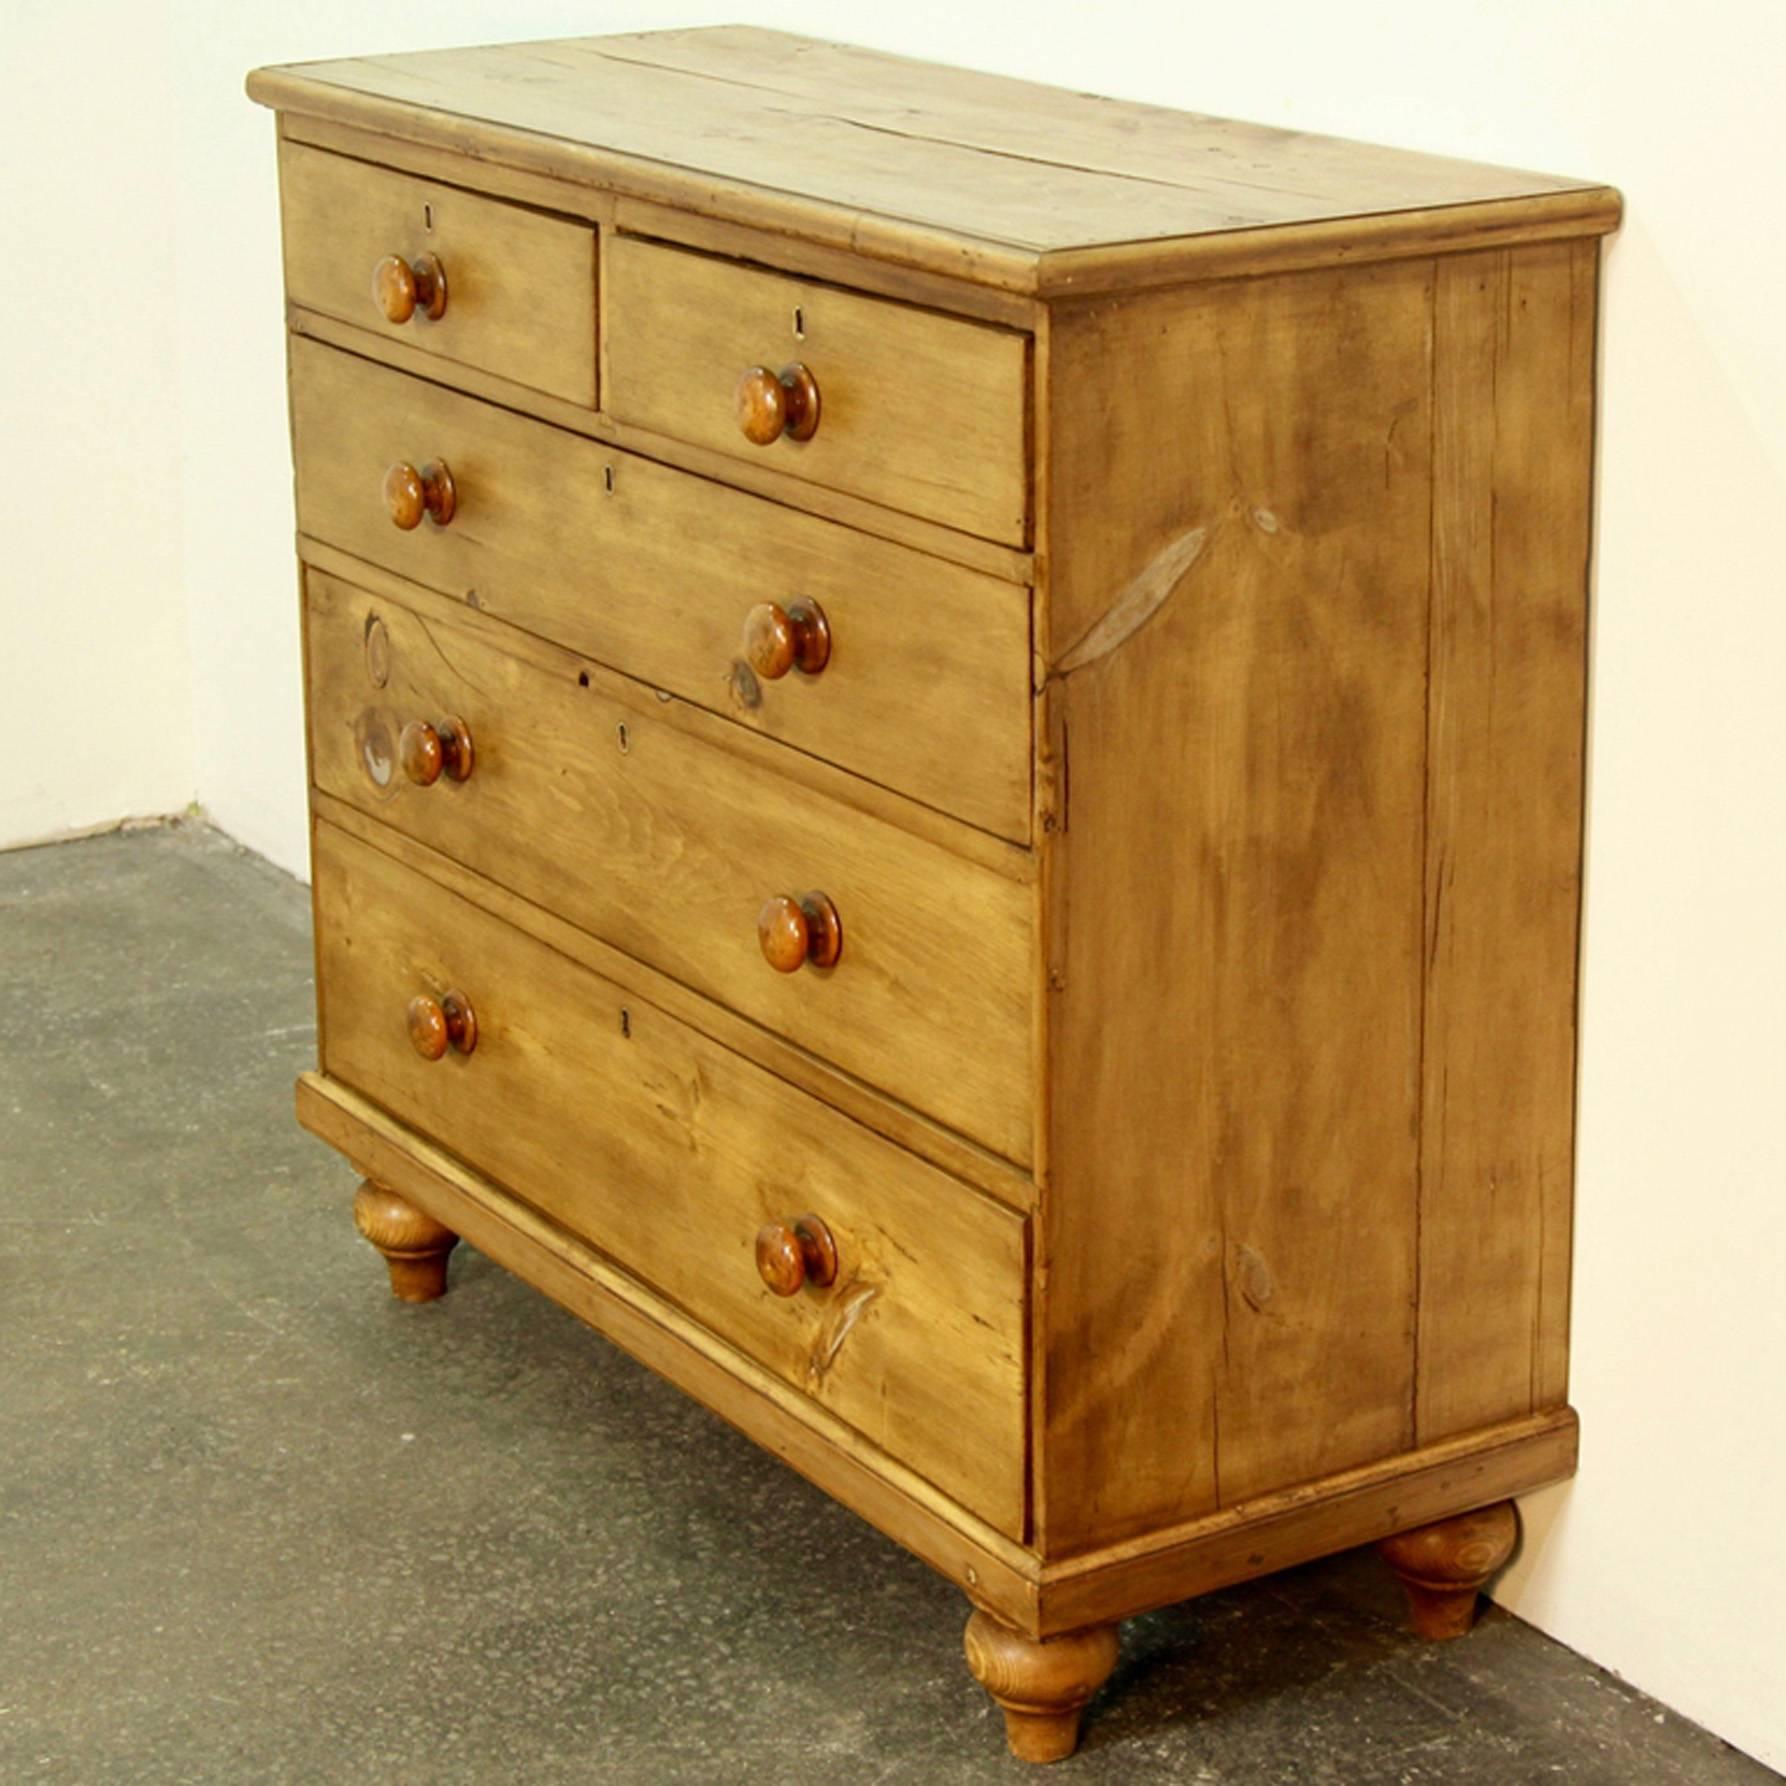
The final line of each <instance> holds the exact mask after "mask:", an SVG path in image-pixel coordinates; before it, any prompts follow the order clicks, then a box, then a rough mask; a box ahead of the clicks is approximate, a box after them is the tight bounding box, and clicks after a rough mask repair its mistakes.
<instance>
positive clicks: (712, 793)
mask: <svg viewBox="0 0 1786 1786" xmlns="http://www.w3.org/2000/svg"><path fill="white" fill-rule="evenodd" d="M467 519H468V520H469V512H468V514H467ZM306 581H307V591H308V597H307V600H308V616H307V623H306V632H307V644H308V651H309V664H310V675H311V682H310V693H309V714H310V735H311V746H312V761H313V763H314V766H315V775H316V780H317V785H318V786H319V787H320V788H322V789H323V790H325V791H326V792H328V793H330V794H332V795H334V796H336V797H337V798H339V799H342V800H345V801H347V802H349V803H350V804H352V805H355V806H357V807H359V808H360V809H361V810H362V811H364V812H367V813H368V814H370V815H373V816H376V817H378V818H380V819H382V820H383V821H384V822H386V823H387V824H391V825H394V826H396V827H397V828H399V829H400V830H402V831H404V832H406V833H408V834H410V835H412V836H414V837H417V838H419V839H421V840H422V841H423V842H425V843H428V844H430V845H432V846H433V847H435V848H437V849H440V850H442V851H443V852H445V853H447V854H448V855H451V856H453V857H455V858H456V859H458V860H461V861H463V862H465V863H467V864H468V865H469V866H471V867H472V868H474V869H476V870H478V871H479V872H480V873H483V874H486V875H488V876H489V877H490V878H492V879H494V880H497V881H500V882H501V883H503V884H504V885H506V886H508V887H510V888H512V889H513V890H514V891H515V892H517V893H519V894H521V895H522V896H523V897H525V898H528V899H531V900H533V901H535V902H536V903H538V904H541V905H545V906H547V907H549V908H551V909H552V910H554V911H556V912H558V913H559V914H561V915H562V916H564V917H567V918H569V919H570V920H571V921H573V922H574V923H577V924H579V925H580V926H582V927H583V928H585V929H587V930H590V931H591V932H593V933H594V934H596V935H598V936H601V937H603V938H605V939H606V940H607V941H609V942H611V943H613V944H615V945H616V946H618V947H620V948H622V949H625V950H626V951H628V952H629V953H631V954H633V955H636V956H638V957H639V958H640V959H641V960H644V961H647V962H650V963H651V964H652V965H653V966H655V967H657V968H659V969H660V970H662V971H664V972H666V973H668V974H670V975H672V976H673V977H674V978H676V979H678V980H680V981H682V982H683V983H684V984H685V985H688V986H691V987H693V988H694V989H696V990H697V991H700V992H703V993H705V994H706V995H707V996H709V997H711V998H715V999H718V1000H721V1001H723V1002H724V1003H726V1004H728V1005H731V1006H732V1007H733V1008H735V1009H737V1010H739V1011H742V1012H743V1013H745V1014H746V1015H748V1016H750V1017H752V1018H753V1019H755V1020H756V1021H757V1022H760V1023H764V1024H766V1025H768V1026H769V1027H770V1028H772V1029H775V1030H777V1031H779V1032H781V1033H783V1034H785V1035H787V1036H789V1037H791V1038H792V1039H794V1040H795V1041H798V1042H801V1043H803V1044H804V1045H806V1046H808V1047H811V1048H813V1049H815V1050H817V1051H820V1052H822V1053H824V1054H825V1055H827V1056H828V1057H829V1058H831V1059H832V1060H834V1061H835V1062H836V1063H837V1064H838V1065H839V1066H841V1067H843V1068H845V1069H846V1070H848V1071H850V1072H853V1073H855V1074H857V1075H858V1076H860V1077H861V1078H863V1079H865V1080H867V1081H869V1082H870V1083H871V1084H874V1085H878V1086H880V1087H882V1088H883V1089H884V1090H886V1091H888V1092H891V1093H892V1094H893V1095H894V1096H896V1097H899V1098H901V1099H903V1100H905V1101H907V1102H909V1103H911V1104H913V1105H915V1106H916V1107H917V1108H919V1109H921V1110H925V1111H927V1112H929V1113H930V1114H931V1115H933V1116H935V1117H938V1118H939V1119H941V1120H942V1121H944V1122H946V1123H948V1124H949V1125H950V1126H952V1127H954V1128H957V1129H959V1130H961V1131H962V1132H963V1133H965V1134H968V1135H970V1136H972V1137H974V1138H975V1139H977V1140H979V1141H981V1142H983V1143H985V1144H986V1145H987V1146H989V1147H991V1148H993V1149H994V1150H995V1151H996V1152H998V1153H1000V1154H1002V1155H1004V1156H1005V1157H1006V1158H1008V1159H1012V1160H1015V1161H1017V1162H1019V1163H1023V1162H1025V1161H1026V1160H1027V1158H1028V1156H1029V1152H1030V1147H1031V1142H1032V1136H1031V1133H1030V1097H1031V1062H1030V1053H1029V1045H1030V1012H1029V997H1030V983H1029V960H1030V949H1031V934H1030V929H1029V898H1028V893H1027V889H1025V888H1024V887H1023V886H1022V885H1020V884H1019V883H1017V882H1014V881H1011V880H1007V879H1006V878H1004V877H1003V876H1002V875H999V874H997V873H994V872H991V871H989V870H987V869H985V868H982V867H980V866H978V865H976V864H974V863H971V862H969V861H967V860H965V859H963V858H961V857H958V856H954V855H951V854H950V853H948V852H946V851H944V850H942V849H940V848H938V847H936V846H935V845H933V844H929V843H926V842H924V841H922V840H920V839H918V838H916V837H913V836H910V835H908V834H907V833H905V832H903V831H901V830H899V829H897V828H895V827H894V826H892V825H889V824H885V823H883V822H881V821H878V820H874V819H870V818H868V817H866V816H865V815H863V814H861V813H857V812H853V811H851V810H850V809H849V808H847V807H843V806H840V805H838V804H836V803H834V802H831V801H829V800H827V799H826V798H825V797H823V796H822V795H819V794H817V793H816V792H814V791H813V790H811V789H805V788H801V787H798V786H795V785H794V784H791V783H788V782H785V781H782V780H781V779H779V778H778V777H776V776H774V775H773V774H765V773H763V772H762V771H761V770H759V769H757V768H755V767H753V766H752V765H750V764H748V763H745V762H741V761H740V760H739V759H738V758H737V757H736V756H735V755H733V754H732V753H731V752H729V751H727V750H725V749H723V748H717V747H715V746H713V745H710V744H706V743H703V742H701V741H700V740H698V739H696V738H694V737H691V736H690V735H689V734H688V733H686V732H684V731H682V730H681V729H679V728H678V727H676V726H674V725H672V724H670V723H669V722H668V721H667V720H660V719H658V718H656V717H655V716H653V715H652V714H650V713H648V712H645V711H642V710H641V708H639V707H637V706H633V705H622V704H619V703H617V702H616V701H615V700H614V699H612V698H611V697H610V696H609V695H608V694H607V692H606V691H605V690H604V689H603V688H602V687H601V686H599V685H598V684H597V683H596V681H595V679H594V678H593V677H591V678H590V679H589V681H588V682H587V684H585V682H584V677H585V676H586V675H587V674H588V672H586V671H582V670H580V669H578V667H577V663H578V660H576V659H575V658H568V657H567V658H565V659H563V660H561V661H559V662H558V663H557V666H556V669H555V670H551V669H547V668H545V667H543V666H544V665H547V664H550V663H552V662H553V660H552V659H551V658H550V657H549V656H548V657H541V656H540V655H539V654H537V653H536V655H535V658H534V660H533V661H531V662H530V661H528V660H527V659H524V658H522V657H520V656H516V655H512V654H511V653H510V652H509V651H507V650H505V649H502V648H499V647H498V646H497V645H496V644H493V643H492V642H490V639H489V634H490V631H491V630H492V629H490V628H489V627H487V626H486V627H483V628H479V629H475V630H474V629H473V628H472V627H470V626H461V625H457V624H453V623H446V622H442V621H439V620H435V619H431V618H426V617H424V616H423V615H422V614H420V613H418V612H416V611H415V610H413V609H412V608H409V607H406V606H403V605H400V604H399V603H398V602H397V601H396V600H394V599H392V598H391V597H389V596H387V595H380V596H377V597H371V596H368V595H367V594H364V593H362V592H359V591H356V590H354V589H353V588H351V587H350V586H348V585H345V584H339V583H336V582H334V581H333V580H332V579H330V578H328V577H325V576H322V575H320V574H312V575H311V576H310V577H309V578H308V579H307V580H306ZM374 618H376V619H378V620H381V621H382V622H383V625H384V628H385V632H386V636H387V640H388V653H387V656H388V664H389V670H388V680H387V683H386V685H385V686H384V687H383V688H379V689H375V688H373V687H372V686H371V685H370V681H369V679H368V678H367V676H366V672H365V667H364V651H363V646H362V640H363V638H364V636H365V633H366V629H367V627H368V624H369V623H370V621H371V620H373V619H374ZM432 713H452V714H456V715H459V716H461V717H462V718H463V720H464V721H465V723H466V724H467V725H468V726H469V728H470V729H471V731H472V733H473V735H474V736H475V737H476V738H477V747H478V759H477V772H476V774H475V775H474V776H473V777H472V778H471V780H469V781H467V782H465V783H463V784H456V785H454V786H453V787H452V788H451V789H449V790H443V789H442V788H440V787H434V788H426V789H423V788H417V787H415V786H414V785H413V784H412V783H410V782H409V781H408V780H407V779H406V778H404V777H403V776H402V775H400V774H398V773H397V772H396V768H395V761H394V753H395V750H396V740H397V737H398V735H399V733H400V732H401V729H402V726H403V724H405V723H406V722H407V721H408V719H409V718H411V717H412V716H414V715H416V714H432ZM807 888H822V889H824V891H825V892H826V893H827V894H828V895H829V896H830V897H831V899H832V900H833V901H834V902H835V904H836V906H837V909H838V911H839V912H840V913H841V914H842V916H843V922H844V925H845V930H846V935H847V937H848V945H847V948H846V949H845V952H844V955H843V959H842V960H841V961H840V962H839V964H838V966H837V967H836V968H835V969H833V970H831V971H829V972H826V973H815V972H812V971H803V972H801V973H799V974H794V975H782V974H778V973H776V972H774V971H773V970H772V969H771V968H770V967H769V966H768V965H767V964H766V963H765V962H764V961H763V959H762V957H761V954H760V952H759V948H758V942H757V930H756V921H757V914H758V912H759V910H760V909H761V907H762V905H763V903H764V901H765V900H766V899H767V898H769V897H771V896H773V895H775V894H777V893H782V892H788V891H792V892H795V893H799V892H801V891H803V890H805V889H807ZM467 990H468V991H470V992H471V993H472V996H473V997H474V998H475V997H476V989H475V988H467Z"/></svg>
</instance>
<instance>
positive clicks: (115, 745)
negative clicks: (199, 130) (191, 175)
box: [0, 6, 194, 846]
mask: <svg viewBox="0 0 1786 1786" xmlns="http://www.w3.org/2000/svg"><path fill="white" fill-rule="evenodd" d="M107 10H108V13H112V12H113V10H114V9H110V8H108V9H107ZM107 34H108V37H109V39H110V44H109V47H110V50H111V52H112V53H111V54H110V55H108V56H107V57H105V58H104V59H98V58H94V57H93V56H92V55H91V53H90V52H91V40H90V38H89V36H88V34H87V33H85V32H82V31H77V30H74V29H71V28H70V21H69V19H68V18H67V17H66V16H65V15H64V14H63V12H61V11H60V10H59V9H57V8H54V7H43V8H36V7H32V8H26V9H8V12H7V16H6V48H5V52H4V55H3V56H0V166H3V167H4V168H5V169H6V172H5V174H4V176H3V178H4V194H5V196H4V199H3V200H0V216H3V217H4V220H5V233H4V240H5V261H6V264H5V266H4V268H3V269H0V391H3V392H4V400H5V425H4V432H3V433H0V440H3V441H4V446H3V447H0V551H3V558H0V564H3V566H4V568H0V592H3V593H0V740H4V762H5V769H4V772H0V846H3V845H6V844H9V843H19V842H24V841H28V840H31V839H35V838H38V837H43V836H50V835H55V834H57V833H60V832H64V831H69V830H77V829H81V828H84V827H87V826H91V825H97V824H104V823H106V822H108V821H110V820H113V819H118V818H122V817H124V816H125V815H127V814H134V813H155V812H167V811H171V810H174V809H176V808H179V807H182V806H184V805H185V804H186V803H187V802H188V801H189V800H190V799H191V798H192V796H193V788H194V778H193V758H192V714H191V701H190V682H189V677H188V670H187V661H186V617H185V603H184V595H183V584H182V579H181V572H180V530H181V523H182V510H181V497H182V492H181V479H180V441H179V383H178V378H177V372H176V366H175V359H174V328H175V322H174V317H175V298H174V293H175V280H174V252H173V243H172V240H171V238H170V234H169V229H168V220H169V217H170V214H171V211H172V199H173V182H174V153H173V128H172V120H173V108H172V104H171V99H170V88H169V86H168V82H167V74H168V66H167V63H166V61H165V59H164V58H165V48H166V45H165V39H164V37H163V34H162V32H161V31H160V30H159V29H158V28H157V26H156V23H155V21H154V20H153V19H152V18H151V17H150V16H148V14H146V13H138V12H135V11H133V10H131V9H130V8H128V7H123V6H120V7H118V8H116V9H115V17H112V18H111V19H110V20H109V23H108V32H107ZM23 170H44V171H48V170H54V175H55V177H54V178H48V179H46V178H33V177H31V175H30V174H29V173H25V172H24V171H23Z"/></svg>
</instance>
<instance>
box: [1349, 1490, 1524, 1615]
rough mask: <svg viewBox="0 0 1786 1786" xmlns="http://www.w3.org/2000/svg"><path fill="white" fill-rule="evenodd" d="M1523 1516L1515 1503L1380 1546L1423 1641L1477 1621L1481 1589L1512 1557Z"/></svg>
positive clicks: (1499, 1503)
mask: <svg viewBox="0 0 1786 1786" xmlns="http://www.w3.org/2000/svg"><path fill="white" fill-rule="evenodd" d="M1518 1536H1519V1516H1518V1515H1517V1514H1516V1513H1515V1512H1514V1511H1513V1503H1512V1502H1511V1501H1497V1502H1496V1503H1495V1505H1494V1506H1492V1507H1484V1508H1482V1509H1481V1510H1480V1511H1479V1512H1476V1513H1462V1514H1459V1515H1458V1517H1457V1518H1456V1519H1442V1520H1440V1521H1439V1522H1438V1524H1437V1525H1430V1526H1418V1527H1416V1528H1415V1530H1413V1531H1411V1532H1402V1533H1400V1534H1399V1535H1398V1536H1396V1537H1394V1538H1385V1539H1384V1540H1383V1542H1382V1543H1381V1544H1379V1545H1378V1546H1377V1549H1378V1551H1379V1552H1380V1553H1381V1554H1382V1557H1383V1560H1384V1562H1386V1563H1387V1564H1388V1565H1389V1567H1390V1568H1391V1569H1393V1570H1394V1571H1395V1573H1396V1574H1397V1575H1398V1576H1400V1577H1401V1584H1402V1586H1403V1587H1404V1588H1406V1589H1407V1591H1408V1615H1409V1620H1410V1622H1411V1623H1412V1625H1413V1627H1414V1630H1415V1632H1416V1634H1417V1635H1419V1636H1421V1637H1432V1638H1448V1637H1462V1636H1464V1634H1465V1633H1466V1632H1468V1630H1469V1629H1470V1627H1471V1626H1472V1625H1473V1624H1475V1622H1476V1602H1477V1598H1478V1596H1479V1595H1480V1594H1481V1592H1482V1588H1483V1585H1484V1584H1485V1583H1486V1582H1487V1581H1488V1579H1489V1577H1490V1576H1492V1575H1494V1574H1495V1573H1496V1572H1497V1571H1498V1570H1499V1569H1500V1568H1501V1567H1502V1566H1503V1565H1504V1564H1505V1563H1506V1561H1507V1559H1508V1558H1509V1557H1510V1556H1512V1554H1513V1542H1514V1540H1515V1539H1516V1538H1517V1537H1518Z"/></svg>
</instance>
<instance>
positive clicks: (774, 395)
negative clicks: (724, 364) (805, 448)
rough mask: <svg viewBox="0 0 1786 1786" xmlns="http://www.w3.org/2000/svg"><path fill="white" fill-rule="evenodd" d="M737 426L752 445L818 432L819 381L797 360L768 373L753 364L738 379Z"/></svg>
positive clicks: (765, 368)
mask: <svg viewBox="0 0 1786 1786" xmlns="http://www.w3.org/2000/svg"><path fill="white" fill-rule="evenodd" d="M738 426H739V427H740V428H741V429H743V431H744V438H745V439H746V440H748V441H749V442H750V443H751V445H753V446H772V445H773V444H774V443H775V442H776V441H778V440H780V439H781V437H782V435H783V434H785V435H787V437H788V439H789V440H811V439H812V437H813V436H814V435H815V434H816V433H818V431H819V381H818V380H817V379H816V378H814V377H813V375H812V374H811V373H810V372H809V371H807V369H806V368H805V367H804V366H802V365H800V364H799V363H798V362H796V363H795V364H794V365H792V366H783V367H782V369H781V370H780V372H771V371H770V370H769V368H768V367H767V366H752V367H751V368H750V369H749V370H748V371H747V372H746V373H745V374H744V376H743V377H742V378H741V379H739V380H738Z"/></svg>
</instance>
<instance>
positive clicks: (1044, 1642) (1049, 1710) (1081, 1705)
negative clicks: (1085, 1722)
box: [966, 1612, 1116, 1761]
mask: <svg viewBox="0 0 1786 1786" xmlns="http://www.w3.org/2000/svg"><path fill="white" fill-rule="evenodd" d="M966 1647H967V1665H968V1667H969V1668H970V1669H971V1670H972V1671H973V1677H974V1679H975V1680H977V1681H978V1682H979V1683H980V1685H981V1686H982V1687H984V1688H985V1689H986V1691H987V1692H988V1693H989V1694H991V1696H992V1697H993V1699H995V1700H996V1701H997V1702H998V1704H999V1706H1000V1707H1001V1708H1002V1709H1003V1711H1004V1714H1005V1740H1006V1741H1007V1742H1008V1743H1009V1744H1010V1745H1011V1753H1012V1754H1013V1755H1015V1756H1016V1757H1017V1759H1018V1760H1019V1761H1064V1760H1065V1759H1066V1758H1067V1757H1068V1756H1069V1755H1071V1754H1072V1753H1073V1751H1074V1750H1075V1749H1076V1748H1078V1746H1079V1715H1080V1713H1081V1712H1083V1711H1084V1710H1085V1704H1086V1701H1087V1700H1089V1699H1090V1698H1091V1696H1092V1695H1093V1694H1094V1693H1095V1692H1097V1690H1098V1689H1099V1688H1100V1687H1101V1686H1103V1684H1104V1682H1105V1681H1107V1680H1108V1679H1109V1678H1110V1671H1111V1669H1113V1668H1114V1667H1115V1666H1116V1627H1115V1626H1114V1625H1088V1626H1087V1627H1086V1628H1085V1629H1084V1630H1083V1631H1068V1632H1066V1633H1064V1634H1063V1635H1061V1636H1059V1637H1044V1638H1041V1639H1036V1638H1030V1637H1024V1636H1022V1635H1020V1634H1019V1633H1018V1632H1016V1631H1013V1630H1011V1629H1010V1627H1009V1626H1007V1625H1001V1624H1000V1623H999V1622H998V1620H997V1619H995V1618H993V1617H991V1616H990V1615H989V1614H987V1613H984V1612H976V1613H975V1614H974V1616H973V1617H972V1618H971V1619H969V1620H968V1622H967V1637H966Z"/></svg>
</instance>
